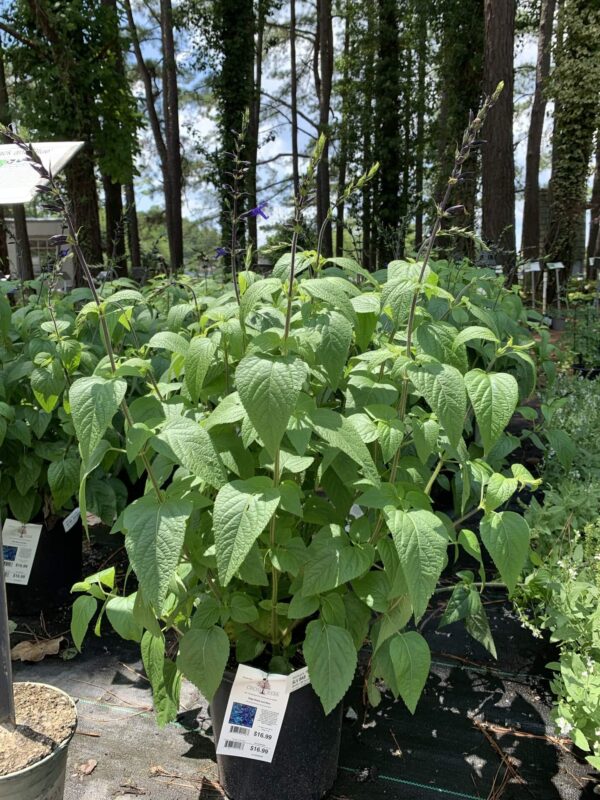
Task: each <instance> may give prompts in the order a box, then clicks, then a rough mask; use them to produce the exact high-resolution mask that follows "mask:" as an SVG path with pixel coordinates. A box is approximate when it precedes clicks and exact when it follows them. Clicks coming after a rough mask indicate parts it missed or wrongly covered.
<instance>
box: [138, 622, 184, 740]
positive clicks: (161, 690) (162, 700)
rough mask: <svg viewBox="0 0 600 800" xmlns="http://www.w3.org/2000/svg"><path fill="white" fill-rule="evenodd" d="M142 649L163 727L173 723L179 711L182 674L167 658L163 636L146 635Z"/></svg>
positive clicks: (155, 706)
mask: <svg viewBox="0 0 600 800" xmlns="http://www.w3.org/2000/svg"><path fill="white" fill-rule="evenodd" d="M141 649H142V662H143V664H144V669H145V670H146V675H147V676H148V679H149V680H150V685H151V686H152V694H153V696H154V708H155V711H156V717H157V722H158V724H159V726H160V727H162V726H164V725H166V724H167V723H168V722H172V721H173V720H174V719H175V717H176V716H177V712H178V711H179V692H180V690H181V673H180V672H179V670H178V669H177V667H176V666H175V664H174V663H173V662H172V661H171V660H170V659H168V658H165V641H164V639H163V638H162V636H153V635H152V634H151V633H145V634H144V635H143V637H142V648H141Z"/></svg>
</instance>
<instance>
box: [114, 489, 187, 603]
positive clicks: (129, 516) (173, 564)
mask: <svg viewBox="0 0 600 800" xmlns="http://www.w3.org/2000/svg"><path fill="white" fill-rule="evenodd" d="M191 513H192V504H191V503H190V502H189V501H188V500H180V499H172V498H167V499H166V500H164V501H163V502H159V500H158V498H157V497H155V495H154V494H147V495H144V497H140V498H139V499H138V500H134V501H133V503H131V505H129V506H127V508H126V509H125V511H124V512H123V529H124V531H125V534H126V535H125V547H126V548H127V554H128V555H129V560H130V561H131V566H132V567H133V570H134V572H135V574H136V575H137V577H138V580H139V582H140V585H141V587H142V589H143V591H144V596H145V597H146V598H147V600H148V601H149V602H150V603H151V604H152V605H153V606H154V609H155V610H156V612H157V613H159V614H160V613H161V612H162V608H163V604H164V601H165V597H166V595H167V590H168V588H169V583H170V581H171V578H172V577H173V575H174V574H175V570H176V569H177V565H178V564H179V558H180V556H181V549H182V547H183V540H184V537H185V527H186V524H187V521H188V518H189V516H190V514H191Z"/></svg>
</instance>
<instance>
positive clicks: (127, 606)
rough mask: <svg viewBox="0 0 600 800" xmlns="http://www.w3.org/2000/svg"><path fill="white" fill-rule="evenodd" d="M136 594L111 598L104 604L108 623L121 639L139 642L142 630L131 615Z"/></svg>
mask: <svg viewBox="0 0 600 800" xmlns="http://www.w3.org/2000/svg"><path fill="white" fill-rule="evenodd" d="M135 597H136V593H135V592H134V593H133V594H130V595H129V596H128V597H111V598H110V600H109V601H108V603H107V604H106V616H107V617H108V621H109V622H110V624H111V625H112V626H113V628H114V629H115V630H116V632H117V633H118V634H119V636H120V637H121V639H127V640H129V641H131V642H139V641H141V639H142V634H143V633H144V629H143V628H142V626H141V625H140V624H139V622H137V620H136V619H135V617H134V615H133V609H134V606H135Z"/></svg>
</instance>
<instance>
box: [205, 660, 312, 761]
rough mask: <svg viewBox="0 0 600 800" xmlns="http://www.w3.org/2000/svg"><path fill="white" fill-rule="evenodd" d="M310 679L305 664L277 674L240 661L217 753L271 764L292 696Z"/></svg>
mask: <svg viewBox="0 0 600 800" xmlns="http://www.w3.org/2000/svg"><path fill="white" fill-rule="evenodd" d="M308 682H309V680H308V669H307V668H306V667H305V668H304V669H300V670H298V671H297V672H293V673H292V674H291V675H277V674H271V673H268V672H263V671H262V670H260V669H255V668H254V667H248V666H246V665H245V664H240V665H239V667H238V669H237V672H236V676H235V680H234V682H233V687H232V689H231V694H230V695H229V701H228V703H227V709H226V710H225V718H224V720H223V727H222V728H221V735H220V737H219V742H218V745H217V754H218V755H224V756H238V757H239V758H251V759H254V760H255V761H265V762H267V763H269V764H270V763H271V761H272V760H273V755H274V754H275V748H276V747H277V740H278V739H279V732H280V731H281V726H282V724H283V720H284V717H285V711H286V708H287V704H288V699H289V696H290V694H291V693H292V692H293V691H296V689H300V688H301V687H302V686H305V685H306V684H307V683H308Z"/></svg>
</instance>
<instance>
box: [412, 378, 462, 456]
mask: <svg viewBox="0 0 600 800" xmlns="http://www.w3.org/2000/svg"><path fill="white" fill-rule="evenodd" d="M408 374H409V376H410V379H411V381H412V382H413V384H414V386H415V387H416V389H417V390H418V391H419V392H420V393H421V394H422V395H423V397H424V398H425V400H426V401H427V403H428V405H429V407H430V408H431V410H432V411H433V412H434V413H435V414H436V415H437V418H438V419H439V421H440V423H441V425H442V427H443V428H444V431H445V433H446V436H447V437H448V439H449V441H450V444H452V445H453V446H454V447H456V446H457V445H458V443H459V441H460V439H461V436H462V432H463V427H464V424H465V416H466V413H467V395H466V392H465V383H464V380H463V376H462V375H461V374H460V372H459V371H458V370H457V369H456V367H452V366H450V365H449V364H438V363H426V364H422V365H413V366H411V367H409V370H408Z"/></svg>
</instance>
